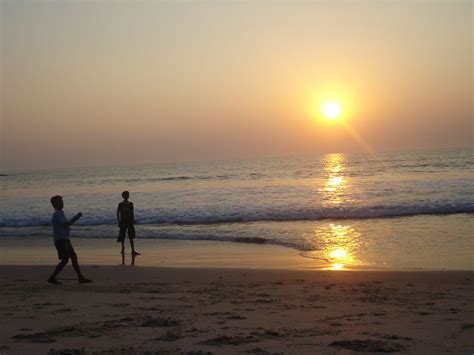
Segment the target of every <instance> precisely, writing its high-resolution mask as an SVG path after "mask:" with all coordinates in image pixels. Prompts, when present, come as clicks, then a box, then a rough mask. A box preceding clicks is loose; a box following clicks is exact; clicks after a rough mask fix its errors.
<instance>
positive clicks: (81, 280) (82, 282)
mask: <svg viewBox="0 0 474 355" xmlns="http://www.w3.org/2000/svg"><path fill="white" fill-rule="evenodd" d="M91 282H92V280H89V279H86V278H85V277H83V278H81V279H79V283H80V284H89V283H91Z"/></svg>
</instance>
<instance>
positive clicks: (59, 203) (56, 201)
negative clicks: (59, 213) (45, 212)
mask: <svg viewBox="0 0 474 355" xmlns="http://www.w3.org/2000/svg"><path fill="white" fill-rule="evenodd" d="M50 201H51V204H52V205H53V207H54V209H56V210H61V209H63V207H64V202H63V197H62V196H59V195H56V196H53V197H51V200H50Z"/></svg>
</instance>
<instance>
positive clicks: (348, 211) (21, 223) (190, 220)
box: [0, 203, 474, 227]
mask: <svg viewBox="0 0 474 355" xmlns="http://www.w3.org/2000/svg"><path fill="white" fill-rule="evenodd" d="M473 212H474V203H462V204H444V205H409V206H406V205H396V206H381V205H376V206H369V207H359V208H353V207H352V208H350V207H347V208H314V209H308V208H297V207H294V208H293V209H278V210H257V211H255V210H244V211H238V212H237V211H231V212H229V211H222V212H221V213H219V212H216V211H214V212H213V213H211V214H210V213H209V212H208V211H202V210H200V211H181V213H180V212H179V211H164V212H162V213H161V212H160V214H157V213H156V212H155V211H141V213H140V215H139V216H137V221H136V223H137V224H141V225H211V224H230V223H251V222H297V221H318V220H349V219H373V218H396V217H410V216H418V215H449V214H462V213H473ZM49 224H50V220H49V216H44V217H38V216H22V217H18V216H9V217H8V216H7V217H2V219H1V220H0V227H38V226H47V225H49ZM77 224H78V225H83V226H96V225H115V224H116V219H115V216H113V215H110V214H108V215H106V216H104V215H100V214H97V215H96V216H94V217H90V214H87V213H85V216H84V218H83V219H81V220H80V221H79V222H78V223H77Z"/></svg>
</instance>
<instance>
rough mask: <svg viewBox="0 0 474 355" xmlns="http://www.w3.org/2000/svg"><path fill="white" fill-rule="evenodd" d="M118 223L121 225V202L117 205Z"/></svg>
mask: <svg viewBox="0 0 474 355" xmlns="http://www.w3.org/2000/svg"><path fill="white" fill-rule="evenodd" d="M117 223H118V224H119V225H120V203H119V205H118V206H117Z"/></svg>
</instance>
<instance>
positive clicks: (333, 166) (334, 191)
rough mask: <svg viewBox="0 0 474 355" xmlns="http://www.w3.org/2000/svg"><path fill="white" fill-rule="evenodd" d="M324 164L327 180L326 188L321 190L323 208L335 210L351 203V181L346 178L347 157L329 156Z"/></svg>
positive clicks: (340, 155) (341, 155)
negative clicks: (334, 208)
mask: <svg viewBox="0 0 474 355" xmlns="http://www.w3.org/2000/svg"><path fill="white" fill-rule="evenodd" d="M323 164H324V166H323V168H324V171H325V174H326V179H325V182H324V186H323V187H322V188H320V189H319V191H320V192H321V194H322V196H323V206H324V207H327V208H333V207H337V206H339V205H341V204H343V203H347V202H350V200H351V196H352V192H351V186H350V181H349V180H348V178H347V177H345V176H344V171H345V170H346V157H345V156H344V155H343V154H328V155H326V156H325V157H324V161H323Z"/></svg>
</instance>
